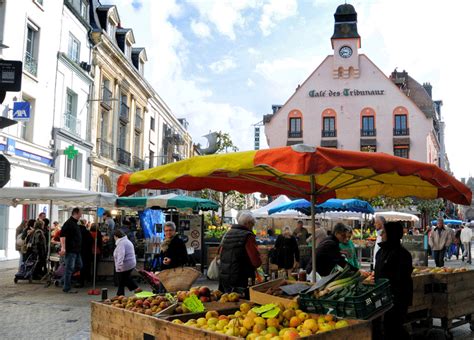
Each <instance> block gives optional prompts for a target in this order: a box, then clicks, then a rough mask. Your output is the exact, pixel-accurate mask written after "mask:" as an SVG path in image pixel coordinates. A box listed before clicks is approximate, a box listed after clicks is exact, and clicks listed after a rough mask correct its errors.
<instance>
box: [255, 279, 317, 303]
mask: <svg viewBox="0 0 474 340" xmlns="http://www.w3.org/2000/svg"><path fill="white" fill-rule="evenodd" d="M285 281H286V280H285V279H276V280H271V281H268V282H264V283H260V284H258V285H255V286H252V287H250V290H249V291H250V301H252V302H254V303H257V304H260V305H265V304H267V303H281V304H282V305H283V306H285V307H286V306H288V305H289V304H290V303H291V302H294V301H297V297H294V298H291V297H286V298H284V297H280V296H274V295H270V294H266V291H267V290H268V289H269V288H271V287H275V286H277V285H281V283H282V282H285ZM287 282H288V283H306V284H308V287H309V286H310V285H311V284H310V283H308V282H297V281H287Z"/></svg>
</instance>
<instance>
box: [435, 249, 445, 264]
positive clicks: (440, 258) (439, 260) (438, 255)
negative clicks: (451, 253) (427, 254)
mask: <svg viewBox="0 0 474 340" xmlns="http://www.w3.org/2000/svg"><path fill="white" fill-rule="evenodd" d="M445 252H446V248H443V249H441V250H433V258H434V260H435V263H436V267H444V253H445Z"/></svg>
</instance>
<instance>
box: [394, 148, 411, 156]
mask: <svg viewBox="0 0 474 340" xmlns="http://www.w3.org/2000/svg"><path fill="white" fill-rule="evenodd" d="M393 155H394V156H397V157H402V158H409V156H410V149H409V148H408V146H396V147H395V148H394V149H393Z"/></svg>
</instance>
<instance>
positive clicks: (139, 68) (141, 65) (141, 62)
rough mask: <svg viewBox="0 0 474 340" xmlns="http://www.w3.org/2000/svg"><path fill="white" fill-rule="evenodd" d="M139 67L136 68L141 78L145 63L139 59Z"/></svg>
mask: <svg viewBox="0 0 474 340" xmlns="http://www.w3.org/2000/svg"><path fill="white" fill-rule="evenodd" d="M139 65H140V66H139V67H138V72H140V74H141V75H142V76H143V74H144V73H145V62H144V61H143V60H142V59H140V64H139Z"/></svg>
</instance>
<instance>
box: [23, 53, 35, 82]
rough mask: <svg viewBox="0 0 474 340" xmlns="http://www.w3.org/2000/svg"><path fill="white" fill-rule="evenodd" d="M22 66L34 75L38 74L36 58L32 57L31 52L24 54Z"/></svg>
mask: <svg viewBox="0 0 474 340" xmlns="http://www.w3.org/2000/svg"><path fill="white" fill-rule="evenodd" d="M23 68H24V69H25V71H27V72H28V73H30V74H32V75H34V76H35V77H36V76H37V74H38V60H36V59H35V58H33V56H32V55H31V54H28V53H27V54H25V65H23Z"/></svg>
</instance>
